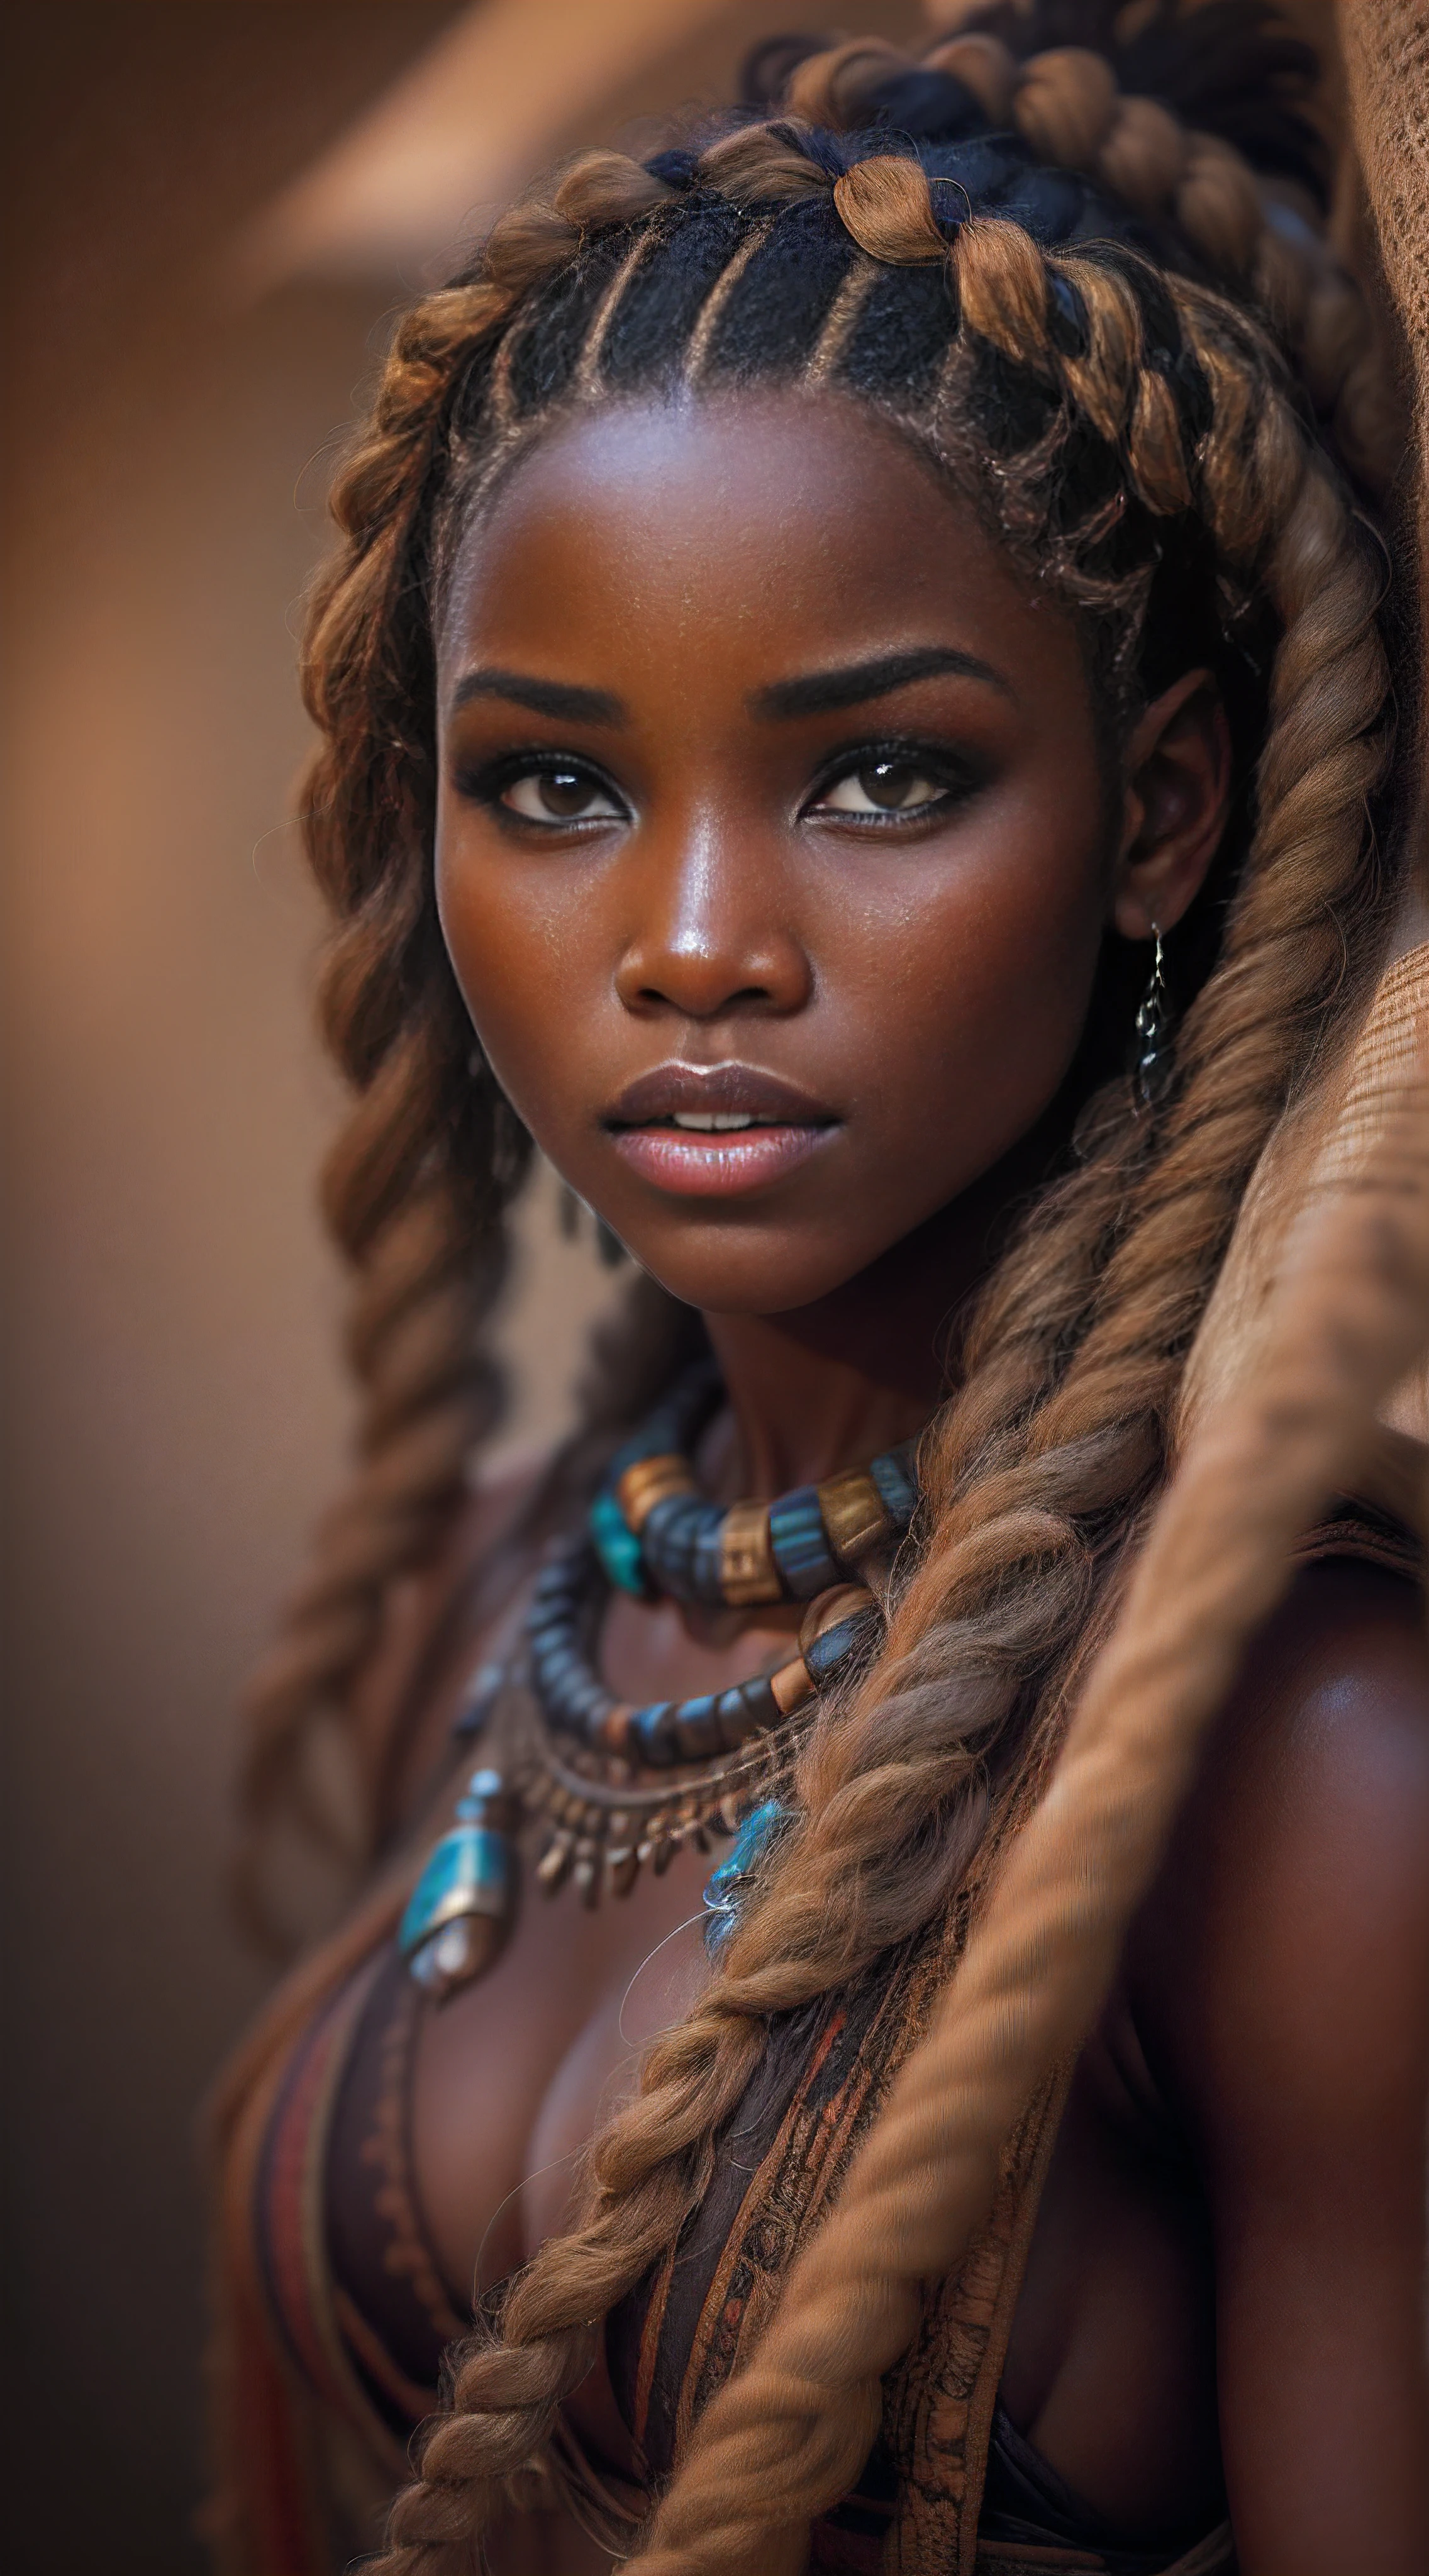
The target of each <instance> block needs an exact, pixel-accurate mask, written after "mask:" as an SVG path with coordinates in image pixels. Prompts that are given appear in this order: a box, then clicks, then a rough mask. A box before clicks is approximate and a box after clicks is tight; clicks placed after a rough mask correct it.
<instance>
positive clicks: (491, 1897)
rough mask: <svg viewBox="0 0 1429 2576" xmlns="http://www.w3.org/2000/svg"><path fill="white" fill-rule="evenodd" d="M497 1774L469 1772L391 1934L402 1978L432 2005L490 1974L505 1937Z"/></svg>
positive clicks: (505, 1882)
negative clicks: (452, 1815) (451, 1818)
mask: <svg viewBox="0 0 1429 2576" xmlns="http://www.w3.org/2000/svg"><path fill="white" fill-rule="evenodd" d="M505 1809H506V1795H505V1786H504V1783H503V1781H502V1778H501V1774H500V1772H499V1771H486V1770H483V1771H473V1773H472V1775H471V1779H470V1781H469V1782H468V1784H467V1790H466V1795H465V1796H464V1797H463V1798H461V1799H460V1800H459V1801H458V1804H457V1811H456V1814H457V1821H456V1823H455V1824H454V1825H453V1826H452V1828H451V1830H450V1832H448V1833H445V1834H443V1836H442V1838H441V1841H440V1842H439V1843H438V1844H437V1845H436V1848H435V1850H434V1851H432V1852H431V1853H430V1855H429V1856H428V1859H427V1864H426V1867H425V1868H424V1869H423V1871H422V1875H421V1877H420V1878H419V1879H418V1881H417V1884H416V1886H415V1887H414V1888H413V1890H412V1893H411V1896H410V1897H409V1898H408V1901H407V1908H406V1911H405V1913H404V1914H403V1916H402V1920H401V1923H400V1924H399V1925H398V1929H397V1947H398V1949H399V1951H400V1952H401V1954H402V1957H403V1959H404V1960H405V1962H406V1965H407V1968H408V1971H409V1973H410V1974H411V1975H412V1976H414V1977H415V1978H416V1980H417V1982H418V1984H419V1985H421V1986H424V1987H425V1988H426V1989H427V1991H428V1993H429V1994H432V1995H435V1996H436V1997H437V1999H438V2001H442V2000H444V1998H445V1997H446V1996H447V1995H449V1994H451V1993H453V1992H454V1991H455V1989H456V1988H457V1987H458V1986H464V1985H467V1984H469V1983H470V1981H471V1979H472V1978H473V1977H479V1976H480V1975H481V1974H482V1972H483V1971H484V1970H485V1969H486V1968H489V1967H490V1965H491V1963H492V1961H493V1960H494V1959H495V1957H496V1955H497V1952H498V1951H499V1950H500V1948H501V1946H502V1943H503V1942H504V1940H505V1938H506V1933H507V1930H508V1928H509V1925H510V1919H511V1911H512V1902H513V1897H514V1870H513V1866H512V1851H511V1843H510V1838H509V1836H508V1835H507V1834H506V1832H505V1831H504V1830H503V1828H504V1823H505Z"/></svg>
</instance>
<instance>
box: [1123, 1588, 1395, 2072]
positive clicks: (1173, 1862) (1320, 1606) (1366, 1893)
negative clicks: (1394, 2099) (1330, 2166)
mask: <svg viewBox="0 0 1429 2576" xmlns="http://www.w3.org/2000/svg"><path fill="white" fill-rule="evenodd" d="M1426 1961H1429V1643H1427V1642H1426V1636H1425V1627H1424V1616H1423V1602H1422V1598H1421V1596H1420V1595H1419V1593H1418V1592H1417V1590H1416V1589H1415V1587H1414V1586H1413V1585H1412V1584H1410V1583H1409V1582H1407V1581H1405V1580H1403V1579H1402V1578H1401V1577H1399V1576H1396V1575H1393V1574H1389V1573H1385V1572H1382V1571H1380V1570H1379V1569H1377V1568H1375V1567H1372V1566H1369V1565H1365V1564H1361V1563H1357V1562H1354V1561H1352V1560H1345V1559H1340V1560H1331V1561H1329V1562H1328V1563H1325V1564H1321V1565H1316V1566H1313V1567H1309V1568H1307V1569H1306V1570H1305V1571H1304V1572H1303V1573H1302V1574H1301V1575H1300V1576H1299V1577H1298V1579H1297V1581H1296V1583H1295V1585H1294V1587H1293V1589H1292V1591H1291V1593H1290V1595H1289V1597H1288V1599H1287V1600H1286V1602H1285V1603H1284V1604H1283V1606H1282V1607H1281V1609H1280V1610H1279V1611H1278V1613H1277V1614H1276V1615H1275V1617H1274V1618H1273V1619H1272V1620H1271V1621H1270V1622H1269V1623H1268V1625H1267V1626H1266V1628H1265V1630H1264V1631H1263V1633H1262V1635H1261V1636H1260V1638H1259V1639H1258V1641H1257V1644H1256V1646H1255V1648H1254V1650H1253V1652H1252V1654H1251V1656H1250V1658H1249V1659H1248V1662H1247V1664H1246V1667H1245V1669H1244V1671H1243V1673H1242V1675H1241V1678H1240V1681H1239V1683H1238V1685H1237V1687H1236V1689H1235V1691H1234V1693H1233V1694H1232V1696H1231V1699H1230V1701H1229V1702H1228V1704H1227V1706H1226V1708H1225V1709H1224V1710H1223V1712H1222V1714H1221V1717H1220V1720H1219V1722H1218V1724H1217V1726H1216V1729H1215V1731H1214V1733H1213V1736H1212V1739H1211V1742H1210V1745H1209V1747H1208V1750H1207V1755H1206V1759H1205V1762H1204V1764H1203V1767H1202V1772H1201V1776H1200V1779H1199V1781H1198V1784H1197V1787H1196V1789H1195V1791H1194V1793H1193V1795H1192V1798H1191V1800H1190V1801H1189V1803H1188V1806H1187V1809H1186V1812H1185V1814H1184V1816H1183V1817H1182V1819H1181V1822H1180V1824H1179V1826H1178V1829H1177V1832H1176V1835H1175V1839H1174V1841H1173V1845H1172V1849H1171V1852H1170V1855H1169V1857H1168V1861H1167V1865H1166V1867H1165V1869H1164V1871H1163V1873H1162V1876H1161V1880H1160V1882H1159V1884H1158V1886H1157V1888H1156V1890H1155V1892H1154V1894H1153V1896H1152V1899H1151V1901H1150V1903H1149V1905H1148V1907H1147V1908H1146V1911H1145V1914H1144V1916H1143V1918H1142V1921H1141V1923H1140V1925H1139V1926H1138V1928H1137V1932H1136V1934H1135V1936H1134V1939H1133V1945H1132V1951H1131V1955H1130V1959H1129V1966H1130V1968H1131V1972H1132V1978H1133V1983H1134V1988H1135V1990H1136V1993H1137V1998H1138V2005H1139V2015H1138V2017H1139V2018H1141V2019H1144V2020H1145V2021H1146V2022H1147V2023H1148V2024H1149V2029H1150V2035H1151V2036H1152V2038H1153V2043H1155V2042H1159V2043H1160V2048H1161V2050H1163V2051H1164V2053H1165V2056H1166V2059H1167V2069H1166V2071H1167V2073H1168V2075H1169V2076H1170V2077H1171V2078H1172V2081H1173V2083H1174V2085H1175V2087H1176V2088H1177V2089H1182V2088H1189V2089H1190V2091H1191V2092H1192V2093H1193V2094H1202V2093H1203V2092H1204V2091H1205V2090H1206V2089H1207V2088H1209V2090H1210V2092H1211V2093H1212V2094H1213V2095H1214V2094H1218V2093H1223V2092H1225V2091H1226V2090H1229V2091H1230V2092H1231V2093H1232V2094H1234V2095H1236V2096H1237V2097H1239V2096H1240V2095H1241V2094H1242V2092H1243V2091H1244V2092H1245V2093H1246V2094H1247V2095H1248V2097H1249V2100H1250V2103H1251V2104H1252V2105H1253V2104H1258V2103H1264V2101H1265V2099H1266V2096H1267V2093H1268V2091H1269V2088H1270V2085H1271V2082H1272V2071H1273V2070H1274V2071H1275V2073H1276V2074H1278V2079H1279V2080H1280V2081H1281V2083H1282V2084H1283V2083H1284V2081H1285V2080H1286V2079H1287V2078H1288V2077H1290V2076H1291V2074H1292V2072H1293V2074H1294V2077H1295V2083H1294V2088H1293V2089H1294V2090H1295V2092H1296V2093H1297V2094H1299V2095H1301V2097H1302V2106H1303V2095H1304V2093H1305V2091H1306V2090H1307V2089H1308V2090H1309V2091H1310V2092H1312V2093H1315V2094H1323V2095H1324V2096H1325V2097H1326V2099H1327V2100H1329V2099H1333V2097H1334V2096H1335V2094H1336V2093H1337V2092H1338V2091H1339V2090H1340V2089H1341V2088H1342V2087H1343V2086H1344V2084H1345V2082H1346V2080H1347V2078H1349V2077H1350V2076H1351V2074H1352V2072H1353V2071H1354V2070H1356V2069H1358V2070H1359V2071H1360V2072H1361V2073H1366V2072H1368V2071H1370V2070H1372V2069H1376V2068H1378V2069H1383V2068H1384V2067H1385V2065H1386V2064H1387V2062H1388V2060H1389V2059H1391V2058H1392V2059H1394V2060H1395V2061H1397V2062H1398V2063H1399V2064H1400V2065H1402V2063H1403V2057H1404V2037H1405V2033H1406V2032H1407V2031H1408V2030H1409V2029H1410V2028H1412V2027H1414V2023H1413V2016H1414V2014H1415V2013H1416V2012H1418V2014H1419V2017H1420V2018H1419V2024H1418V2027H1419V2028H1421V2029H1422V2028H1423V2027H1424V2012H1423V2007H1424V2003H1425V1999H1426ZM1199 2107H1200V2109H1201V2112H1202V2114H1204V2113H1205V2112H1206V2111H1207V2110H1208V2109H1209V2107H1210V2105H1209V2104H1208V2103H1207V2102H1206V2101H1204V2100H1203V2101H1202V2102H1201V2104H1200V2106H1199ZM1246 2108H1247V2103H1246V2102H1241V2103H1240V2109H1241V2110H1242V2111H1244V2110H1245V2109H1246Z"/></svg>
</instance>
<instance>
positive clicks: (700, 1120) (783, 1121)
mask: <svg viewBox="0 0 1429 2576" xmlns="http://www.w3.org/2000/svg"><path fill="white" fill-rule="evenodd" d="M838 1123H839V1121H838V1114H837V1112H836V1111H835V1110H832V1109H830V1108H829V1107H828V1106H827V1105H826V1103H824V1102H823V1101H820V1100H815V1099H814V1098H813V1097H812V1095H811V1094H810V1093H808V1092H806V1091H804V1090H802V1089H801V1088H800V1087H799V1086H798V1085H797V1084H795V1083H791V1082H786V1081H785V1080H783V1078H782V1077H781V1076H780V1075H778V1074H773V1073H769V1072H766V1071H765V1070H764V1069H763V1068H762V1067H759V1066H756V1065H747V1064H715V1065H693V1064H663V1065H657V1066H655V1067H654V1069H653V1070H652V1071H651V1072H649V1073H643V1074H641V1075H640V1076H639V1077H638V1078H637V1080H636V1081H634V1082H632V1083H629V1084H628V1085H627V1087H626V1089H625V1090H624V1091H623V1092H622V1093H621V1094H620V1097H619V1099H618V1100H616V1101H615V1102H613V1104H612V1105H611V1107H610V1108H609V1109H608V1110H607V1111H606V1113H605V1116H604V1118H603V1121H602V1124H603V1125H604V1126H605V1127H606V1129H607V1130H608V1132H609V1133H610V1134H611V1136H612V1137H613V1139H614V1142H615V1147H616V1151H617V1152H618V1153H619V1155H620V1158H621V1160H622V1162H624V1163H626V1164H628V1165H629V1166H630V1168H631V1169H632V1170H633V1171H636V1172H638V1173H639V1174H640V1175H641V1177H642V1179H644V1180H647V1181H649V1182H651V1183H653V1185H654V1186H655V1187H656V1188H657V1189H660V1190H664V1191H674V1192H676V1193H677V1194H679V1195H681V1196H696V1197H706V1198H708V1197H718V1198H725V1197H730V1196H733V1195H735V1194H737V1193H739V1192H742V1191H745V1190H751V1189H757V1188H762V1187H765V1186H767V1185H768V1183H769V1182H771V1181H773V1180H777V1179H780V1178H782V1177H783V1175H784V1174H785V1173H787V1172H789V1171H792V1170H794V1169H795V1168H796V1167H797V1166H798V1165H799V1164H801V1163H805V1162H807V1161H808V1160H809V1158H810V1156H811V1155H813V1154H815V1153H817V1152H818V1150H819V1147H820V1145H821V1143H822V1142H823V1140H824V1139H825V1138H826V1137H827V1136H829V1135H830V1134H831V1133H832V1131H833V1130H834V1128H835V1127H836V1126H837V1125H838Z"/></svg>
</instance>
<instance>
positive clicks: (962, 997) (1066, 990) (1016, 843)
mask: <svg viewBox="0 0 1429 2576" xmlns="http://www.w3.org/2000/svg"><path fill="white" fill-rule="evenodd" d="M960 842H961V846H960V847H959V848H958V849H957V850H956V851H955V852H954V853H953V854H952V855H951V856H938V855H935V850H930V851H929V852H927V853H925V854H923V855H924V857H925V860H926V864H925V865H924V866H923V867H922V868H921V869H920V867H919V863H918V858H919V854H917V853H914V854H911V857H910V863H909V870H908V877H907V881H906V885H905V887H904V888H903V890H902V891H901V894H900V896H899V898H898V899H897V900H896V901H894V902H892V903H889V902H883V903H880V904H877V905H872V904H863V905H860V906H857V907H855V908H854V909H853V911H852V913H851V915H850V917H849V918H848V919H847V921H846V923H845V925H844V928H843V933H842V936H841V938H840V941H839V945H840V947H841V948H842V950H843V953H844V955H845V957H846V959H847V961H848V964H849V969H850V981H849V985H848V987H847V989H848V993H849V999H850V1003H851V1005H852V1007H853V1010H854V1012H855V1014H856V1016H857V1018H858V1019H859V1021H860V1023H861V1024H863V1026H864V1027H865V1028H866V1029H867V1031H868V1035H867V1038H866V1039H865V1040H864V1042H863V1043H862V1044H861V1045H860V1047H859V1053H860V1055H861V1056H862V1057H863V1059H864V1062H865V1064H866V1065H867V1068H868V1074H869V1078H870V1081H871V1083H872V1087H873V1089H874V1091H875V1092H876V1094H877V1096H878V1099H879V1102H880V1105H881V1106H882V1107H884V1108H885V1109H886V1110H887V1111H888V1112H890V1113H891V1114H892V1124H893V1126H894V1128H895V1130H896V1129H897V1128H898V1126H899V1125H900V1124H901V1125H903V1127H904V1132H905V1133H906V1134H907V1135H908V1136H909V1138H910V1139H912V1138H913V1137H917V1138H918V1139H919V1141H920V1143H921V1144H922V1146H923V1147H924V1149H925V1150H926V1148H927V1146H928V1143H929V1141H930V1138H929V1129H930V1124H936V1123H937V1122H942V1125H943V1129H944V1132H946V1134H947V1137H948V1151H949V1152H950V1154H952V1155H953V1157H954V1158H955V1160H958V1159H960V1158H961V1155H962V1154H963V1153H965V1152H968V1151H971V1152H972V1153H973V1154H974V1155H975V1156H979V1157H981V1156H982V1155H986V1156H987V1157H988V1158H991V1156H992V1155H993V1154H995V1153H998V1152H1000V1151H1002V1150H1003V1148H1004V1147H1005V1146H1006V1145H1008V1144H1010V1143H1011V1142H1013V1141H1014V1140H1015V1138H1016V1137H1017V1135H1018V1134H1020V1133H1021V1132H1022V1131H1023V1130H1024V1129H1026V1128H1027V1127H1029V1126H1031V1125H1032V1124H1033V1122H1034V1121H1035V1120H1036V1118H1037V1117H1038V1116H1040V1114H1041V1112H1042V1110H1043V1109H1044V1108H1045V1107H1046V1105H1047V1103H1048V1102H1049V1100H1050V1099H1051V1097H1052V1095H1053V1093H1054V1092H1055V1090H1056V1089H1057V1086H1058V1084H1059V1082H1060V1080H1061V1078H1062V1076H1063V1074H1064V1073H1065V1072H1066V1070H1067V1067H1068V1064H1069V1063H1070V1061H1071V1058H1072V1055H1073V1053H1074V1051H1075V1048H1076V1045H1077V1041H1078V1038H1079V1036H1080V1034H1081V1029H1082V1025H1083V1022H1084V1019H1085V1015H1086V1010H1087V1004H1088V1000H1089V996H1090V992H1091V986H1092V979H1093V975H1094V973H1095V968H1096V960H1097V955H1098V951H1099V947H1100V942H1101V934H1102V917H1103V900H1102V880H1103V873H1104V871H1103V861H1102V851H1101V846H1100V835H1099V832H1098V831H1097V830H1096V829H1093V830H1092V831H1087V830H1085V829H1082V830H1074V831H1069V830H1068V829H1067V825H1066V821H1065V818H1063V819H1062V821H1061V823H1060V827H1059V826H1058V825H1057V824H1056V823H1054V822H1049V819H1048V817H1047V816H1046V814H1045V811H1043V812H1030V813H1021V814H1015V815H1005V816H1001V817H996V818H990V819H989V822H988V824H987V825H986V827H985V828H983V829H980V830H976V831H974V830H973V829H972V828H971V827H970V828H969V830H968V832H967V834H966V836H960ZM935 846H936V845H935Z"/></svg>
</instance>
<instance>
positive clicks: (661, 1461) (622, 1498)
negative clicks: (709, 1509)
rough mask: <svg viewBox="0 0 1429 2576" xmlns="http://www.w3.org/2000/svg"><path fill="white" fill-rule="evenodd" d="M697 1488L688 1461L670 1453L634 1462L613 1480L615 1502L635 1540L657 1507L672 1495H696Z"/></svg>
mask: <svg viewBox="0 0 1429 2576" xmlns="http://www.w3.org/2000/svg"><path fill="white" fill-rule="evenodd" d="M698 1492H699V1486H698V1484H697V1483H696V1481H695V1475H694V1470H693V1468H692V1467H691V1465H690V1462H689V1460H688V1458H681V1457H680V1456H678V1454H677V1453H676V1452H675V1451H674V1450H670V1451H668V1452H665V1453H663V1454H662V1455H661V1456H660V1457H658V1458H637V1460H636V1462H635V1465H634V1466H633V1467H627V1468H626V1470H625V1473H624V1475H623V1476H619V1477H617V1479H616V1485H615V1499H616V1501H617V1503H618V1504H619V1505H620V1510H621V1514H622V1517H623V1519H624V1521H625V1526H626V1528H627V1529H629V1530H632V1531H633V1532H634V1534H635V1536H636V1537H637V1538H638V1537H639V1536H640V1533H641V1531H642V1530H643V1528H644V1527H645V1524H646V1522H647V1521H648V1519H649V1518H650V1515H651V1513H652V1512H653V1510H654V1509H655V1506H656V1504H657V1503H665V1502H668V1501H669V1500H670V1497H671V1495H672V1494H697V1493H698Z"/></svg>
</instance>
